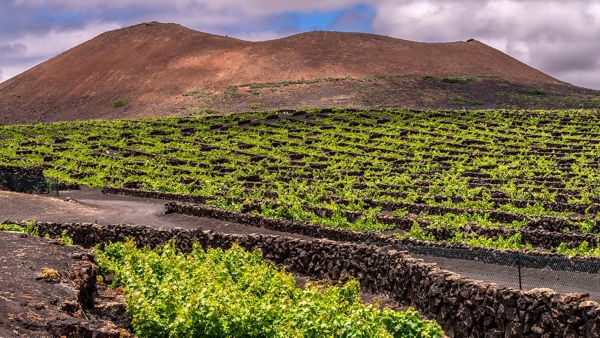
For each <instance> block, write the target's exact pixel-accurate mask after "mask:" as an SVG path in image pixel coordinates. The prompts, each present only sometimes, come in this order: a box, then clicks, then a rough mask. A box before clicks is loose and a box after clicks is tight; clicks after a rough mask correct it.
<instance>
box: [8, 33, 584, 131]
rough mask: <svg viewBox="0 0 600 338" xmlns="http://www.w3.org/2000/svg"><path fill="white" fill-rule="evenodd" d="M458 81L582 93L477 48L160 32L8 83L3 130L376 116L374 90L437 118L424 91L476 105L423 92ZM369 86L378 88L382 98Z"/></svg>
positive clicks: (52, 63)
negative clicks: (280, 114) (258, 115)
mask: <svg viewBox="0 0 600 338" xmlns="http://www.w3.org/2000/svg"><path fill="white" fill-rule="evenodd" d="M387 77H389V78H387ZM447 77H464V78H469V79H483V80H485V79H488V80H489V81H492V80H494V81H496V82H507V83H509V84H511V85H513V84H514V85H515V86H516V87H519V88H521V87H523V88H527V87H536V88H537V87H548V88H555V89H556V90H558V91H559V92H560V91H565V90H566V89H567V88H570V89H569V90H571V91H573V92H581V91H582V90H583V89H581V90H580V89H577V88H578V87H575V86H571V85H569V84H566V83H564V82H561V81H559V80H557V79H555V78H553V77H551V76H549V75H547V74H544V73H543V72H541V71H539V70H536V69H534V68H532V67H529V66H527V65H526V64H524V63H522V62H520V61H518V60H516V59H514V58H512V57H511V56H509V55H506V54H504V53H502V52H500V51H498V50H496V49H494V48H492V47H490V46H487V45H485V44H484V43H482V42H479V41H477V40H469V41H457V42H443V43H425V42H413V41H408V40H402V39H396V38H393V37H387V36H383V35H376V34H369V33H343V32H332V31H315V32H305V33H299V34H295V35H291V36H288V37H283V38H278V39H273V40H267V41H257V42H253V41H245V40H240V39H236V38H231V37H228V36H221V35H215V34H210V33H203V32H199V31H195V30H192V29H189V28H186V27H184V26H181V25H178V24H162V23H156V22H151V23H143V24H138V25H134V26H130V27H125V28H121V29H117V30H113V31H108V32H105V33H102V34H100V35H98V36H97V37H95V38H93V39H91V40H89V41H86V42H84V43H82V44H80V45H78V46H75V47H73V48H72V49H69V50H67V51H66V52H64V53H62V54H60V55H58V56H56V57H53V58H51V59H49V60H48V61H46V62H43V63H41V64H39V65H37V66H35V67H33V68H32V69H30V70H28V71H26V72H24V73H22V74H19V75H17V76H15V77H14V78H12V79H9V80H7V81H5V82H3V83H0V123H3V124H11V123H24V122H37V121H61V120H78V119H95V118H101V119H102V118H107V119H110V118H116V117H136V116H162V115H169V114H178V113H181V112H189V111H190V110H197V109H204V108H206V109H216V110H222V111H240V110H248V109H249V107H250V106H251V105H253V102H255V101H256V104H254V106H257V105H258V106H259V107H261V108H265V109H272V108H302V107H306V106H332V105H344V106H355V107H356V106H361V107H367V108H368V107H370V106H372V105H373V104H372V103H369V102H368V98H365V97H363V96H364V94H363V93H364V92H365V91H367V92H368V91H371V90H374V89H372V88H379V91H381V90H383V91H384V92H387V93H389V95H401V96H402V99H401V100H400V99H398V102H395V101H393V100H391V101H390V100H389V99H388V100H382V102H381V103H378V104H375V105H373V106H379V107H380V106H385V105H391V106H403V103H404V106H407V107H411V108H417V107H419V106H422V107H425V108H427V107H429V106H428V103H427V102H425V103H424V104H422V103H419V102H417V101H415V100H416V99H417V98H415V96H417V95H419V93H418V89H419V88H421V89H427V90H428V91H431V92H435V93H433V94H431V95H432V99H431V104H430V106H432V107H435V106H439V105H443V104H442V102H450V101H449V100H450V99H451V97H466V98H467V99H468V100H470V101H468V102H476V101H475V99H476V98H473V97H471V96H474V95H472V94H471V93H462V92H461V90H462V89H459V88H454V87H449V88H446V87H444V86H446V85H445V84H439V85H438V84H436V85H435V86H433V87H432V88H429V87H428V85H427V83H422V82H423V81H421V80H422V79H423V78H436V79H444V78H447ZM368 78H375V79H376V80H375V81H371V83H370V84H371V85H372V86H371V87H369V86H368V85H369V83H366V82H367V81H366V80H365V79H368ZM327 79H329V80H331V79H338V80H339V81H328V80H327ZM407 79H408V80H407ZM320 80H323V81H320ZM294 81H295V83H294V84H293V85H290V84H289V83H288V82H294ZM378 81H379V82H378ZM469 81H470V80H469ZM475 82H477V83H480V81H475ZM252 83H255V84H257V83H263V84H264V83H274V84H278V83H283V84H286V83H287V85H281V86H275V87H276V88H275V89H277V90H275V89H273V88H271V90H270V91H266V92H265V91H263V92H260V91H259V90H256V89H253V88H250V89H248V90H246V91H244V92H240V91H236V92H235V93H232V89H231V88H233V87H235V88H238V89H239V87H240V84H252ZM489 86H491V85H489ZM267 87H268V86H267ZM438 87H439V88H438ZM466 87H468V86H465V88H466ZM516 87H515V88H516ZM353 88H354V89H353ZM411 88H412V89H411ZM555 89H553V90H555ZM576 89H577V90H576ZM353 90H354V91H353ZM359 90H360V92H358V91H359ZM518 90H522V89H518ZM567 91H568V90H567ZM186 93H202V95H187V96H186ZM248 93H250V96H248V95H247V94H248ZM590 93H591V92H590ZM276 94H277V95H276ZM279 94H281V95H279ZM278 95H279V96H278ZM294 95H295V96H294ZM118 99H126V100H127V102H129V104H126V105H124V106H122V107H115V105H113V104H112V103H113V102H114V101H115V100H118ZM286 100H287V101H286ZM208 101H210V102H208ZM388 101H389V102H388ZM413 101H415V102H413ZM488 101H490V100H487V99H486V100H485V103H487V102H488ZM477 102H479V101H477ZM446 104H447V103H446Z"/></svg>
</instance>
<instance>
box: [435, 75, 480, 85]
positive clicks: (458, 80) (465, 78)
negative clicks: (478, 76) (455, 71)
mask: <svg viewBox="0 0 600 338" xmlns="http://www.w3.org/2000/svg"><path fill="white" fill-rule="evenodd" d="M473 80H474V78H473V77H472V76H454V77H445V78H443V79H442V81H443V82H447V83H459V84H467V83H469V82H472V81H473Z"/></svg>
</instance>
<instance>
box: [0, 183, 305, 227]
mask: <svg viewBox="0 0 600 338" xmlns="http://www.w3.org/2000/svg"><path fill="white" fill-rule="evenodd" d="M166 202H167V201H165V200H156V199H146V198H138V197H129V196H117V195H105V194H102V193H101V192H100V191H99V190H91V189H85V190H72V191H61V192H60V196H59V197H56V196H45V195H27V194H19V193H14V192H7V191H0V221H3V220H32V219H35V220H38V221H48V222H79V223H98V224H102V225H110V224H143V225H148V226H152V227H157V228H158V227H165V228H168V227H180V228H186V229H190V228H200V229H204V230H213V231H215V232H224V233H236V234H251V233H254V234H267V235H280V236H288V237H295V238H307V237H304V236H301V235H295V234H289V233H282V232H279V231H273V230H268V229H264V228H258V227H252V226H247V225H243V224H238V223H232V222H227V221H221V220H216V219H212V218H204V217H194V216H187V215H179V214H168V215H165V214H164V209H165V208H164V207H165V203H166Z"/></svg>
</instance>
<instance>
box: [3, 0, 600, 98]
mask: <svg viewBox="0 0 600 338" xmlns="http://www.w3.org/2000/svg"><path fill="white" fill-rule="evenodd" d="M146 21H160V22H175V23H179V24H182V25H184V26H187V27H190V28H193V29H197V30H200V31H204V32H209V33H215V34H223V35H229V36H234V37H237V38H241V39H246V40H267V39H274V38H278V37H283V36H287V35H291V34H295V33H299V32H303V31H309V30H336V31H356V32H367V33H377V34H383V35H389V36H393V37H397V38H402V39H408V40H415V41H426V42H444V41H457V40H467V39H470V38H475V39H477V40H480V41H482V42H484V43H487V44H488V45H491V46H492V47H495V48H497V49H499V50H501V51H503V52H505V53H508V54H509V55H511V56H513V57H515V58H517V59H519V60H521V61H523V62H525V63H527V64H529V65H531V66H533V67H536V68H538V69H540V70H542V71H544V72H546V73H548V74H550V75H552V76H554V77H556V78H558V79H561V80H563V81H567V82H570V83H573V84H576V85H580V86H585V87H589V88H596V89H600V0H565V1H558V0H444V1H442V0H364V1H354V0H295V1H292V0H169V1H168V0H0V81H4V80H7V79H9V78H10V77H12V76H15V75H17V74H19V73H21V72H23V71H25V70H27V69H29V68H31V67H32V66H34V65H36V64H38V63H40V62H42V61H44V60H46V59H48V58H50V57H52V56H55V55H57V54H59V53H61V52H63V51H65V50H67V49H69V48H71V47H74V46H76V45H77V44H79V43H81V42H84V41H86V40H89V39H91V38H93V37H94V36H96V35H98V34H100V33H102V32H104V31H107V30H112V29H117V28H120V27H125V26H129V25H132V24H136V23H141V22H146Z"/></svg>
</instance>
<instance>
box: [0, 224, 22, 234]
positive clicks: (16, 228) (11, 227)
mask: <svg viewBox="0 0 600 338" xmlns="http://www.w3.org/2000/svg"><path fill="white" fill-rule="evenodd" d="M0 231H11V232H25V229H24V228H23V227H22V226H20V225H18V224H13V223H2V224H0Z"/></svg>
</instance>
